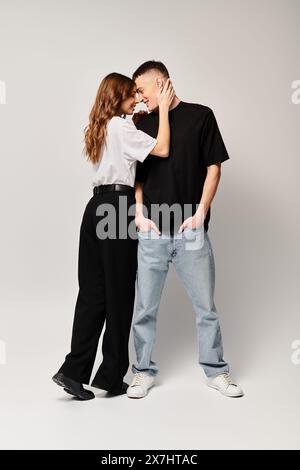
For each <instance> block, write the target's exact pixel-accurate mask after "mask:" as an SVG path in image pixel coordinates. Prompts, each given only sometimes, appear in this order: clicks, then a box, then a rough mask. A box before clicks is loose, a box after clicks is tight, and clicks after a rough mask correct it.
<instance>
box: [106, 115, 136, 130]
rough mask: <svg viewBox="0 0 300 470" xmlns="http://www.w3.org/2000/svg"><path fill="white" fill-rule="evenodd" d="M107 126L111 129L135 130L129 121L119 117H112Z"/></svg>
mask: <svg viewBox="0 0 300 470" xmlns="http://www.w3.org/2000/svg"><path fill="white" fill-rule="evenodd" d="M108 126H109V127H110V128H113V129H120V128H122V129H125V130H127V129H132V128H135V129H136V127H135V125H134V123H133V121H132V120H131V119H124V118H122V117H121V116H113V117H112V118H111V119H110V121H109V123H108Z"/></svg>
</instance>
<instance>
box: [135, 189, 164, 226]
mask: <svg viewBox="0 0 300 470" xmlns="http://www.w3.org/2000/svg"><path fill="white" fill-rule="evenodd" d="M135 225H136V227H137V228H138V230H140V231H141V232H146V231H147V230H150V229H153V230H154V231H155V232H156V233H157V234H159V235H160V233H161V232H160V231H159V229H158V227H157V226H156V225H155V223H154V222H153V221H152V220H151V219H148V218H147V217H145V216H144V214H143V183H140V182H139V181H136V183H135Z"/></svg>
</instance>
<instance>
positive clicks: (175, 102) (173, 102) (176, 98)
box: [169, 96, 181, 111]
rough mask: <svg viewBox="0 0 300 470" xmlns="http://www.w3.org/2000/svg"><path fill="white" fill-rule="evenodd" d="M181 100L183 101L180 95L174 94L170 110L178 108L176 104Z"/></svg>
mask: <svg viewBox="0 0 300 470" xmlns="http://www.w3.org/2000/svg"><path fill="white" fill-rule="evenodd" d="M180 101H181V99H180V98H178V96H174V98H173V101H172V103H171V105H170V107H169V111H171V109H173V108H176V106H177V105H178V104H179V103H180Z"/></svg>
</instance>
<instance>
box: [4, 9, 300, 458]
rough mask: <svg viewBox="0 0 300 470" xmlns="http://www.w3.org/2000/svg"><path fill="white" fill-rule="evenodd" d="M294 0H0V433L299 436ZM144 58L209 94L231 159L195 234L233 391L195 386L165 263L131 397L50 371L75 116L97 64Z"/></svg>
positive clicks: (60, 325)
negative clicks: (209, 247)
mask: <svg viewBox="0 0 300 470" xmlns="http://www.w3.org/2000/svg"><path fill="white" fill-rule="evenodd" d="M299 5H300V2H299V1H297V0H294V1H293V0H288V1H286V0H285V1H283V0H254V1H253V0H252V1H250V0H219V1H217V0H213V1H211V0H210V1H208V0H207V1H205V0H201V1H192V0H186V1H184V2H181V3H175V2H173V1H159V2H158V1H152V2H146V1H144V0H139V1H135V0H131V1H128V0H127V1H116V0H113V1H110V2H104V1H96V0H88V1H87V0H86V1H83V0H76V1H74V0H73V1H71V0H59V1H58V0H52V1H34V0H27V1H26V2H24V1H21V0H18V1H16V0H10V1H3V0H1V1H0V81H1V82H0V88H1V97H0V98H1V99H0V102H1V104H0V119H1V125H0V132H1V138H0V151H1V184H0V191H1V197H0V204H1V245H0V250H1V265H0V266H1V267H0V282H1V293H0V294H1V295H0V302H1V303H0V309H1V323H0V339H1V348H0V351H2V359H1V361H0V362H2V364H1V365H0V380H1V387H0V394H1V401H0V408H1V431H0V433H1V436H0V446H1V447H2V448H99V449H105V448H110V449H114V448H115V449H118V448H123V449H127V448H131V449H136V448H146V449H151V448H152V449H154V448H160V449H161V448H170V449H172V448H181V449H183V448H187V449H188V448H278V447H280V448H296V447H299V440H300V439H299V427H297V425H298V423H299V418H300V412H299V385H300V378H299V375H300V364H299V362H300V361H299V360H298V359H299V355H298V356H297V350H295V351H294V356H292V354H293V349H292V343H293V342H295V341H296V340H299V339H300V320H299V251H300V250H299V234H300V227H299V185H298V180H299V170H300V163H299V115H300V104H299V101H300V99H299V93H298V90H297V89H295V87H297V86H298V87H299V85H300V82H299V80H300V69H299V66H300V60H299V57H300V55H299V39H300V37H299V36H300V34H299V24H298V20H299V14H300V8H299ZM149 59H156V60H162V61H163V62H164V63H165V64H166V65H167V67H168V68H169V71H170V74H171V77H172V79H173V83H174V87H175V89H176V92H177V95H178V96H179V98H181V99H183V100H184V101H188V102H196V103H202V104H205V105H208V106H210V107H211V108H212V109H213V110H214V112H215V115H216V117H217V120H218V123H219V126H220V129H221V132H222V134H223V138H224V141H225V144H226V146H227V148H228V151H229V154H230V157H231V159H230V160H229V161H227V162H225V163H224V164H223V166H222V177H221V181H220V185H219V189H218V192H217V194H216V197H215V199H214V201H213V205H212V214H211V221H210V227H209V235H210V238H211V242H212V244H213V248H214V254H215V260H216V297H215V301H216V306H217V309H218V311H219V314H220V320H221V325H222V329H223V339H224V346H225V357H226V359H227V360H228V361H229V362H230V364H231V369H232V375H233V377H234V378H235V379H236V380H237V381H238V382H240V384H241V385H242V387H243V388H244V389H245V392H246V395H245V397H244V398H243V399H240V400H230V399H226V398H225V397H222V396H221V395H219V394H218V393H217V392H215V391H213V390H210V389H208V388H207V387H206V386H205V384H204V374H203V372H202V371H201V369H200V367H199V366H198V365H197V344H196V330H195V322H194V317H193V310H192V307H191V304H190V302H189V301H188V299H187V297H186V294H185V292H184V290H183V288H182V286H181V285H180V284H179V281H178V279H177V276H176V274H175V273H174V271H173V269H171V270H170V273H169V276H168V281H167V285H166V288H165V290H164V295H163V299H162V303H161V308H160V312H159V324H158V339H157V344H156V349H155V359H156V361H157V362H158V364H159V366H160V376H159V384H158V386H157V387H156V388H154V389H153V390H152V392H151V394H149V396H148V397H147V398H146V399H144V400H139V401H136V400H128V399H127V398H126V397H117V398H112V399H108V398H106V396H105V394H104V393H102V392H101V391H99V392H98V393H97V397H96V400H92V401H90V402H87V403H78V402H75V401H73V400H72V399H69V397H67V396H66V397H65V396H64V395H63V391H61V390H60V389H58V388H57V387H56V386H55V385H54V384H53V383H52V382H51V376H52V375H53V373H54V372H55V371H56V369H57V368H58V366H59V365H60V363H61V362H62V360H63V358H64V355H65V354H66V353H67V352H68V349H69V343H70V334H71V325H72V320H73V313H74V306H75V300H76V296H77V289H78V285H77V256H78V241H79V227H80V222H81V217H82V213H83V210H84V208H85V205H86V203H87V201H88V200H89V198H90V197H91V183H90V180H91V168H90V166H89V164H88V163H86V161H85V158H84V157H83V156H82V154H81V152H82V147H83V127H84V126H85V125H86V124H87V120H88V113H89V111H90V109H91V106H92V104H93V102H94V98H95V95H96V91H97V88H98V85H99V83H100V80H101V79H102V78H103V77H104V76H105V75H106V74H107V73H110V72H112V71H117V72H121V73H124V74H127V75H131V73H132V72H133V70H134V69H135V68H136V67H137V66H138V65H139V64H140V63H142V62H144V61H145V60H149ZM297 80H298V82H297ZM293 87H294V89H293ZM295 345H296V346H297V343H294V346H295ZM131 358H132V359H134V356H133V350H132V344H131ZM100 360H101V351H100V352H99V356H98V362H97V365H98V364H99V361H100ZM130 377H131V374H130V373H129V374H128V379H129V380H130ZM124 430H125V432H124Z"/></svg>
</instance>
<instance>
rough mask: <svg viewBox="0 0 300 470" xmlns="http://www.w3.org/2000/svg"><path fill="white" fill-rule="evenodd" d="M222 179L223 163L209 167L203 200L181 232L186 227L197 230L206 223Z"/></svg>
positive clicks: (185, 222)
mask: <svg viewBox="0 0 300 470" xmlns="http://www.w3.org/2000/svg"><path fill="white" fill-rule="evenodd" d="M220 178H221V162H219V163H215V164H213V165H209V166H208V167H207V175H206V178H205V182H204V186H203V191H202V196H201V200H200V203H199V206H198V209H197V211H196V212H195V214H194V215H193V216H192V217H188V218H187V219H186V220H185V221H184V222H183V224H182V225H181V226H180V228H179V232H182V230H183V229H184V228H185V227H189V228H197V227H199V226H200V225H202V224H203V223H204V220H205V217H206V215H207V212H208V209H209V207H210V205H211V203H212V201H213V198H214V196H215V194H216V192H217V189H218V184H219V181H220Z"/></svg>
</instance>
